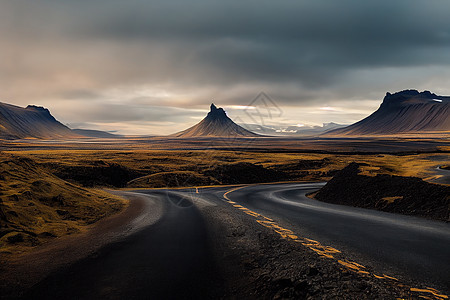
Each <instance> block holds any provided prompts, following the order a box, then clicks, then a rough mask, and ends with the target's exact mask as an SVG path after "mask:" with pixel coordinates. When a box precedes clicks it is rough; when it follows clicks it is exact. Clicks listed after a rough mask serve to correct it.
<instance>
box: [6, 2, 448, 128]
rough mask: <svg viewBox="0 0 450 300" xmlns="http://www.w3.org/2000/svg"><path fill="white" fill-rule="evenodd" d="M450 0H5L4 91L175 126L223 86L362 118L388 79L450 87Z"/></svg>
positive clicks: (71, 113) (91, 120)
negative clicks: (262, 93)
mask: <svg viewBox="0 0 450 300" xmlns="http://www.w3.org/2000/svg"><path fill="white" fill-rule="evenodd" d="M449 12H450V1H446V0H423V1H418V0H403V1H402V0H394V1H393V0H390V1H387V0H378V1H361V0H340V1H335V0H311V1H301V0H297V1H292V0H281V1H265V0H258V1H253V0H246V1H242V0H241V1H234V0H233V1H214V0H193V1H192V0H191V1H186V0H185V1H176V0H175V1H173V0H172V1H148V0H129V1H123V0H109V1H101V0H89V1H88V0H78V1H73V0H72V1H70V0H32V1H31V0H0V49H1V52H0V101H2V102H8V103H12V104H16V105H21V106H22V105H23V106H25V105H27V104H39V105H44V106H46V107H48V108H49V109H50V110H51V111H52V113H53V114H54V115H55V116H56V117H57V118H58V119H59V120H61V121H62V122H64V123H69V124H72V125H73V126H77V127H84V128H93V129H103V130H118V131H119V132H121V133H128V134H166V133H172V132H174V131H178V130H182V129H184V128H185V127H187V126H190V125H193V124H194V123H195V122H197V121H198V120H200V119H201V118H202V117H203V115H204V114H205V112H206V111H207V110H208V107H209V104H210V103H211V101H212V100H213V101H214V102H215V103H216V104H217V105H219V106H223V107H225V108H226V109H227V111H228V112H229V114H230V116H231V117H232V118H233V117H236V118H240V119H241V120H242V121H245V122H247V121H249V120H245V119H244V118H245V116H246V115H245V114H243V113H242V107H241V106H245V105H247V104H249V103H250V102H251V101H252V100H253V99H254V98H255V96H256V95H258V94H259V93H260V92H261V91H264V92H266V93H267V94H268V95H270V96H271V97H272V99H273V100H274V101H275V102H276V104H277V105H278V106H279V107H280V108H281V110H282V112H283V114H281V115H280V116H275V117H274V118H272V119H267V120H266V123H267V124H270V123H273V124H275V123H279V124H286V125H295V124H299V123H301V124H305V123H306V124H320V123H322V122H338V123H352V122H354V121H357V120H359V119H361V118H363V117H365V116H366V115H368V114H370V113H371V112H372V111H373V110H375V109H376V108H377V107H378V105H379V104H380V101H381V100H382V98H383V96H384V94H385V93H386V92H387V91H390V92H395V91H399V90H403V89H408V88H415V89H419V90H425V89H426V90H431V91H433V92H435V93H437V94H441V95H450V19H449V17H448V13H449Z"/></svg>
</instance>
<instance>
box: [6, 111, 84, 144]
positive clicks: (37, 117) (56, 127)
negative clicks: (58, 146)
mask: <svg viewBox="0 0 450 300" xmlns="http://www.w3.org/2000/svg"><path fill="white" fill-rule="evenodd" d="M76 136H78V135H77V134H75V133H74V132H72V130H71V129H70V128H69V127H67V126H65V125H63V124H61V123H60V122H58V121H57V120H56V119H55V118H54V117H53V116H52V115H51V114H50V111H49V110H48V109H46V108H44V107H40V106H35V105H28V106H27V107H26V108H23V107H19V106H15V105H11V104H6V103H2V102H0V139H21V138H46V139H51V138H63V137H76Z"/></svg>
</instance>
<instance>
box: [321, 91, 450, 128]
mask: <svg viewBox="0 0 450 300" xmlns="http://www.w3.org/2000/svg"><path fill="white" fill-rule="evenodd" d="M427 132H450V97H447V96H438V95H436V94H433V93H431V92H429V91H424V92H418V91H416V90H405V91H401V92H398V93H395V94H391V93H387V94H386V96H385V97H384V100H383V103H381V105H380V107H379V108H378V110H377V111H375V112H374V113H372V114H371V115H370V116H368V117H367V118H365V119H363V120H361V121H359V122H357V123H355V124H352V125H350V126H347V127H344V128H340V129H336V130H331V131H329V132H327V133H325V134H324V135H339V136H340V135H344V136H347V135H389V134H396V133H427Z"/></svg>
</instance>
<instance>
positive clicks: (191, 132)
mask: <svg viewBox="0 0 450 300" xmlns="http://www.w3.org/2000/svg"><path fill="white" fill-rule="evenodd" d="M173 136H175V137H180V138H191V137H255V136H258V134H256V133H253V132H251V131H249V130H247V129H245V128H243V127H241V126H239V125H238V124H236V123H234V122H233V120H231V119H230V118H229V117H228V116H227V114H226V113H225V111H224V110H223V109H222V108H217V107H216V106H215V105H214V103H213V104H211V110H210V112H209V113H208V115H207V116H206V117H205V118H204V119H203V120H202V121H201V122H200V123H198V124H197V125H194V126H192V127H190V128H188V129H186V130H183V131H181V132H178V133H176V134H174V135H173Z"/></svg>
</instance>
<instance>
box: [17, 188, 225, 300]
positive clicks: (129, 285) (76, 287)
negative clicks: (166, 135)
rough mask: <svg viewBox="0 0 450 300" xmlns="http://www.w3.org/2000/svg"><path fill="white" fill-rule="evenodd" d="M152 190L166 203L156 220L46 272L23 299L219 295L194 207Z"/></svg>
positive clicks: (217, 277)
mask: <svg viewBox="0 0 450 300" xmlns="http://www.w3.org/2000/svg"><path fill="white" fill-rule="evenodd" d="M152 194H153V195H158V196H159V198H160V200H161V201H162V202H163V203H164V208H163V209H164V212H163V214H162V217H161V218H160V219H159V220H158V221H157V222H156V223H154V224H152V225H149V226H147V227H145V228H144V229H142V230H141V231H139V232H137V233H134V234H132V235H130V236H128V237H126V238H125V239H123V240H121V241H119V242H116V243H112V244H110V245H108V246H106V247H103V248H102V249H100V250H99V251H98V252H97V253H95V254H93V255H91V256H89V257H88V258H85V259H83V260H81V261H79V262H77V263H75V264H74V265H72V266H69V267H67V268H65V269H62V270H59V271H58V272H56V273H54V274H52V275H50V276H49V277H47V278H46V279H44V280H43V281H42V282H40V283H39V284H37V285H35V286H34V287H32V288H31V289H30V290H29V291H28V292H27V293H26V295H25V296H24V298H25V299H204V298H214V296H215V295H216V294H219V295H220V292H221V288H222V287H221V286H220V283H221V282H222V281H221V278H220V272H217V270H216V266H215V262H214V261H213V259H212V257H211V251H210V249H209V244H208V238H207V233H206V227H205V224H204V222H203V219H202V216H201V215H200V212H199V211H198V209H197V208H196V206H193V205H192V202H190V201H189V200H188V199H185V198H184V197H182V196H179V195H178V194H168V193H166V192H163V191H160V192H152ZM148 213H149V214H150V213H151V212H148ZM143 217H145V215H144V216H140V217H139V218H140V219H142V218H143Z"/></svg>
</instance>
